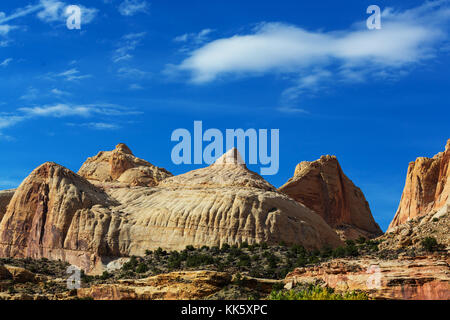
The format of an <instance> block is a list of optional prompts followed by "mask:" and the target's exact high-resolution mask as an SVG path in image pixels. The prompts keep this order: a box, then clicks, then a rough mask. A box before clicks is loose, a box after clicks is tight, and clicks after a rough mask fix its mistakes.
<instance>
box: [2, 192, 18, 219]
mask: <svg viewBox="0 0 450 320" xmlns="http://www.w3.org/2000/svg"><path fill="white" fill-rule="evenodd" d="M14 192H16V189H11V190H1V191H0V222H2V219H3V216H4V215H5V213H6V209H7V207H8V204H9V202H10V201H11V199H12V197H13V195H14Z"/></svg>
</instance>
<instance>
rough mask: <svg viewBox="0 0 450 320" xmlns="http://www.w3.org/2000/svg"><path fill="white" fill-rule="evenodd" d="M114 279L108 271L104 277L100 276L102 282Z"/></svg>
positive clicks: (104, 272) (103, 274) (104, 273)
mask: <svg viewBox="0 0 450 320" xmlns="http://www.w3.org/2000/svg"><path fill="white" fill-rule="evenodd" d="M111 277H112V274H110V273H109V272H108V271H103V273H102V275H101V276H100V279H101V280H106V279H109V278H111Z"/></svg>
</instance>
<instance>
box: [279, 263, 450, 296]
mask: <svg viewBox="0 0 450 320" xmlns="http://www.w3.org/2000/svg"><path fill="white" fill-rule="evenodd" d="M449 263H450V260H449V258H448V256H442V257H440V256H428V257H426V256H424V257H416V258H406V259H398V260H379V259H371V258H363V259H356V260H349V259H337V260H332V261H330V262H325V263H322V264H320V265H318V266H314V267H305V268H297V269H295V270H294V271H293V272H291V273H289V274H288V275H287V276H286V279H285V283H286V287H288V288H291V287H293V286H295V285H296V284H298V283H317V282H319V283H325V284H326V285H327V286H329V287H331V288H334V289H336V290H338V291H348V290H362V291H365V292H367V293H368V294H369V296H371V297H372V298H375V299H402V300H403V299H405V300H410V299H412V300H430V299H436V300H449V299H450V267H449Z"/></svg>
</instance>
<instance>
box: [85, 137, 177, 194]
mask: <svg viewBox="0 0 450 320" xmlns="http://www.w3.org/2000/svg"><path fill="white" fill-rule="evenodd" d="M78 174H79V175H80V176H82V177H84V178H86V179H88V180H91V181H99V182H114V181H115V182H122V183H123V184H126V185H130V186H141V187H151V186H155V185H157V184H158V182H159V181H161V180H163V179H165V178H167V177H170V176H172V174H171V173H170V172H169V171H167V170H165V169H163V168H158V167H155V166H154V165H152V164H151V163H149V162H147V161H145V160H142V159H139V158H137V157H135V156H134V155H133V153H132V152H131V150H130V148H128V147H127V146H126V145H125V144H123V143H120V144H118V145H117V146H116V149H115V150H113V151H101V152H99V153H98V154H97V155H96V156H95V157H91V158H88V159H87V160H86V162H85V163H84V164H83V165H82V166H81V168H80V170H79V171H78Z"/></svg>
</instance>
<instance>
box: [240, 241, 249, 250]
mask: <svg viewBox="0 0 450 320" xmlns="http://www.w3.org/2000/svg"><path fill="white" fill-rule="evenodd" d="M240 247H241V248H242V249H243V248H248V242H247V241H244V242H242V243H241V245H240Z"/></svg>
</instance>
